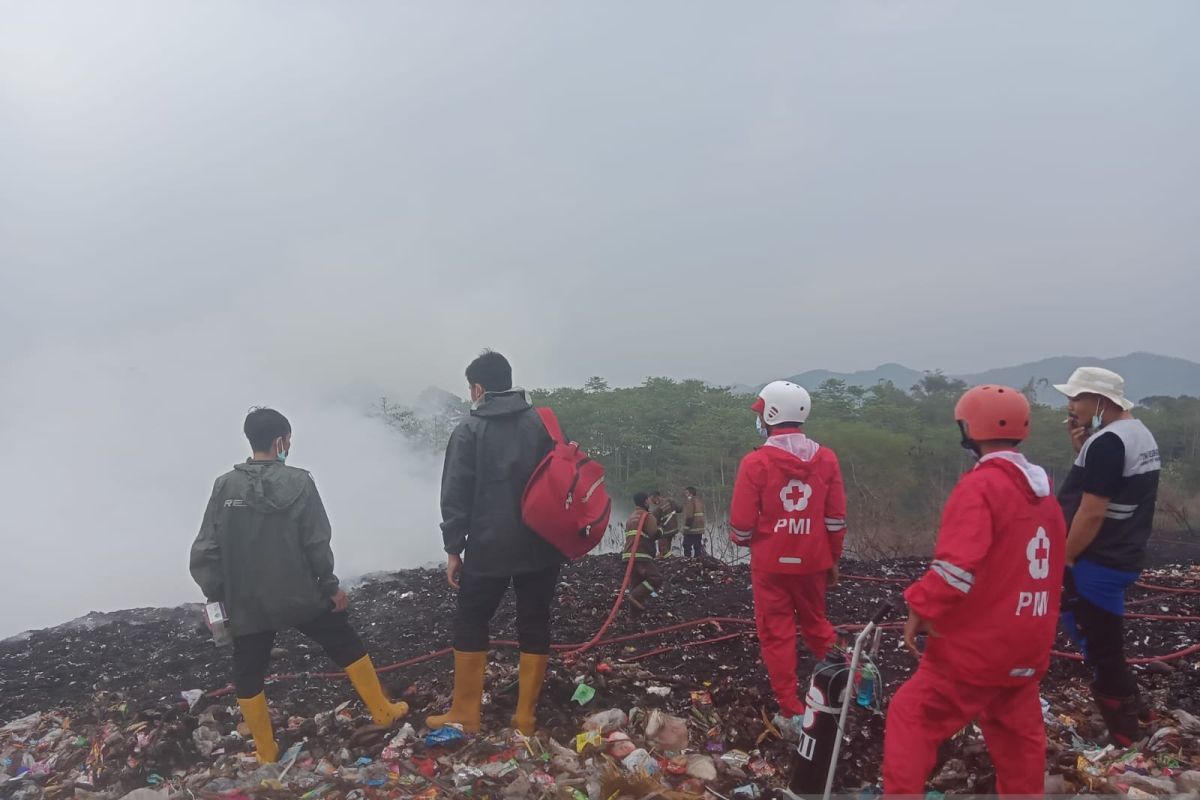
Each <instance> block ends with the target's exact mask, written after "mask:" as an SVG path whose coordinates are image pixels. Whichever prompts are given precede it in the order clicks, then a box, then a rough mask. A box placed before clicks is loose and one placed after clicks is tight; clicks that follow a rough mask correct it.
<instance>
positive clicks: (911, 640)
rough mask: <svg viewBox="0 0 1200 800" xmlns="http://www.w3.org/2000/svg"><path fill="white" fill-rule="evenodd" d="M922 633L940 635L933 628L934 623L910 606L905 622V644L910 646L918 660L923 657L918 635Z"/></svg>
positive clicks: (909, 650)
mask: <svg viewBox="0 0 1200 800" xmlns="http://www.w3.org/2000/svg"><path fill="white" fill-rule="evenodd" d="M921 633H926V634H929V635H930V636H937V635H938V632H937V631H935V630H934V629H933V623H931V622H930V621H929V620H927V619H925V618H924V617H922V616H921V615H920V614H918V613H917V612H916V611H913V610H912V609H911V608H910V609H909V610H908V622H905V623H904V644H905V645H907V646H908V652H910V653H912V654H913V658H915V659H918V660H920V658H921V651H920V650H918V649H917V635H918V634H921Z"/></svg>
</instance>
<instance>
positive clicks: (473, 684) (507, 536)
mask: <svg viewBox="0 0 1200 800" xmlns="http://www.w3.org/2000/svg"><path fill="white" fill-rule="evenodd" d="M467 383H468V385H469V386H470V390H471V414H470V416H469V417H467V418H466V419H465V420H463V421H462V422H461V423H460V424H459V426H458V427H457V428H455V430H454V433H452V434H451V435H450V442H449V443H448V444H447V445H446V463H445V467H444V468H443V471H442V539H443V542H444V544H445V549H446V578H447V580H448V581H449V583H450V586H451V587H453V588H455V589H457V590H458V612H457V614H456V616H455V620H454V696H453V702H452V704H451V707H450V710H449V712H447V713H446V714H438V715H435V716H431V717H429V718H427V719H426V720H425V723H426V725H428V726H429V727H430V728H434V729H436V728H440V727H443V726H445V725H447V724H458V725H461V726H462V727H463V730H465V731H467V732H469V733H474V732H477V731H478V730H479V715H480V705H481V703H482V698H483V676H484V670H485V668H486V666H487V650H488V625H489V623H490V622H491V619H492V616H493V615H494V614H495V613H496V608H497V607H498V606H499V605H500V600H501V599H502V598H503V597H504V594H505V592H506V591H508V587H509V586H510V585H511V586H512V587H513V589H514V590H515V591H516V596H517V638H518V640H519V643H520V646H521V666H520V682H519V684H520V690H519V693H518V699H517V710H516V713H515V714H514V715H513V718H512V725H513V727H514V728H517V729H519V730H520V731H521V732H522V733H524V734H525V735H527V736H529V735H532V734H533V732H534V727H535V724H536V719H535V713H534V712H535V709H536V707H537V700H538V695H539V694H540V693H541V689H542V682H543V680H544V679H545V676H546V664H547V661H548V660H549V655H550V605H551V603H552V602H553V600H554V592H555V589H556V588H557V586H558V572H559V569H560V568H561V567H562V563H563V557H562V555H561V554H560V553H559V552H558V550H556V549H555V548H554V547H553V546H552V545H550V544H549V543H547V542H546V541H545V540H543V539H542V538H541V537H539V536H538V535H537V534H536V533H534V532H533V531H531V530H530V529H529V528H528V527H526V525H525V524H524V522H522V520H521V496H522V495H523V494H524V491H525V485H526V484H527V483H528V482H529V477H530V475H532V474H533V471H534V469H535V468H536V467H537V465H538V464H539V463H540V462H541V460H542V459H543V458H544V457H545V456H546V454H547V453H549V452H550V450H551V448H552V447H553V444H554V443H553V440H552V439H551V438H550V434H549V433H547V432H546V428H545V426H544V425H543V424H542V421H541V418H540V417H539V416H538V415H537V413H536V412H535V411H534V410H533V406H532V405H531V404H530V402H529V398H528V396H527V395H526V394H525V391H524V390H522V389H516V388H513V385H512V367H511V366H510V365H509V363H508V360H507V359H505V358H504V356H502V355H500V354H499V353H495V352H491V351H485V352H484V353H483V354H482V355H481V356H479V357H478V358H476V359H475V360H474V361H472V362H471V364H470V366H468V367H467Z"/></svg>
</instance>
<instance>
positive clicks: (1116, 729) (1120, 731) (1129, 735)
mask: <svg viewBox="0 0 1200 800" xmlns="http://www.w3.org/2000/svg"><path fill="white" fill-rule="evenodd" d="M1092 697H1093V698H1094V699H1095V700H1096V705H1097V706H1098V707H1099V709H1100V716H1101V717H1103V718H1104V724H1105V725H1106V726H1108V735H1109V737H1110V738H1111V739H1112V743H1113V744H1115V745H1116V746H1118V747H1129V746H1130V745H1131V744H1133V743H1134V742H1135V741H1137V739H1138V698H1137V696H1136V695H1130V696H1129V697H1108V696H1107V695H1103V694H1100V693H1099V692H1097V691H1096V690H1095V689H1092Z"/></svg>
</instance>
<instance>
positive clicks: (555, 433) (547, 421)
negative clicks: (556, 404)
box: [534, 406, 563, 444]
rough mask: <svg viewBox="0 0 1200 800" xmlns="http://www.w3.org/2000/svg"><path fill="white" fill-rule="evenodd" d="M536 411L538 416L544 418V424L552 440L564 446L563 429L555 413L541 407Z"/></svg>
mask: <svg viewBox="0 0 1200 800" xmlns="http://www.w3.org/2000/svg"><path fill="white" fill-rule="evenodd" d="M534 411H536V412H537V415H538V416H539V417H541V418H542V424H543V425H545V426H546V433H548V434H550V438H551V439H553V440H554V441H555V442H556V443H558V444H562V443H563V432H562V428H561V427H559V424H558V417H556V416H555V415H554V412H553V411H551V410H550V409H548V408H544V407H541V406H539V407H538V408H535V409H534Z"/></svg>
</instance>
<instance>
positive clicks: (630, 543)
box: [621, 492, 662, 615]
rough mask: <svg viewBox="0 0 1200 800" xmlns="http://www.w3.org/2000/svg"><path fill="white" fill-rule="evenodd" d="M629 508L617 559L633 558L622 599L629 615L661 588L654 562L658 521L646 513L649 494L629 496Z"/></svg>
mask: <svg viewBox="0 0 1200 800" xmlns="http://www.w3.org/2000/svg"><path fill="white" fill-rule="evenodd" d="M633 505H634V508H633V513H632V514H630V515H629V519H627V520H626V521H625V552H624V553H622V554H621V560H622V561H628V560H629V559H631V558H632V559H633V573H632V575H631V577H630V579H629V587H630V588H629V594H628V595H626V599H628V600H629V604H630V607H631V608H632V610H633V613H634V614H635V615H640V614H641V613H642V612H643V611H645V610H646V600H647V598H649V597H650V596H651V595H653V594H655V593H656V592H658V590H659V589H660V588H661V587H662V579H661V577H660V575H659V572H658V565H657V564H655V563H654V557H655V554H656V553H657V547H656V545H657V543H658V539H659V536H660V533H659V530H658V520H657V519H656V518H655V516H654V514H653V513H651V511H650V495H648V494H646V493H645V492H638V493H637V494H635V495H634V496H633ZM639 532H640V533H639Z"/></svg>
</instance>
